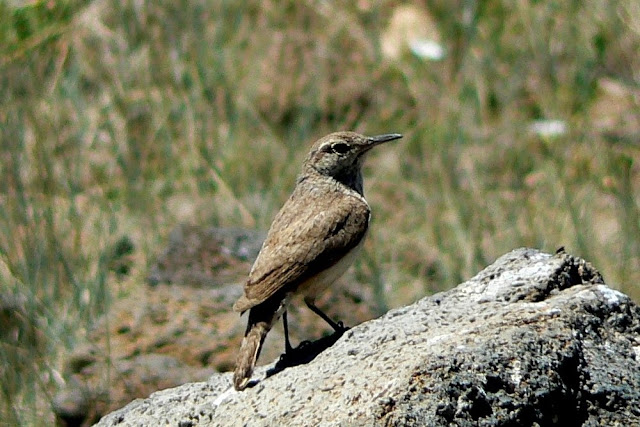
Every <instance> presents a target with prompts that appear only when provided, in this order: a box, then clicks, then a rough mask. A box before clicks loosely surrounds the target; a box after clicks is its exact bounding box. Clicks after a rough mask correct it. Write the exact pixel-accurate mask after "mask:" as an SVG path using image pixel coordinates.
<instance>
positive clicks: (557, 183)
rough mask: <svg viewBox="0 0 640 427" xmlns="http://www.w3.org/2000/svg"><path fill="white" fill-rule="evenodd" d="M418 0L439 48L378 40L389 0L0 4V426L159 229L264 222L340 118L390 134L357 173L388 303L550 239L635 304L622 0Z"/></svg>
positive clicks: (632, 30) (638, 61) (632, 111)
mask: <svg viewBox="0 0 640 427" xmlns="http://www.w3.org/2000/svg"><path fill="white" fill-rule="evenodd" d="M426 4H427V6H425V5H423V4H422V3H420V5H418V6H417V7H419V8H421V9H422V10H424V11H426V10H429V11H430V12H429V13H430V16H431V18H432V20H433V21H434V22H436V23H437V28H436V29H435V31H436V32H437V33H438V34H440V38H441V41H442V42H443V44H444V46H445V47H446V50H447V56H446V57H445V59H444V60H442V61H439V62H429V61H426V60H424V59H421V58H418V57H416V56H415V55H412V54H411V53H410V52H407V51H405V52H404V53H402V54H401V56H400V57H398V58H397V59H394V60H391V59H389V58H386V57H384V56H383V54H382V51H381V48H380V39H381V34H382V32H383V31H384V29H385V26H386V25H387V23H388V22H389V20H390V17H391V15H392V14H393V11H394V9H395V3H393V2H384V1H383V2H369V1H359V2H346V1H345V2H337V3H335V2H334V3H328V2H320V1H310V0H307V1H303V2H284V3H283V2H276V1H261V2H258V1H249V2H245V3H240V2H225V1H217V2H215V1H205V0H199V1H178V2H173V1H160V2H133V1H117V0H114V1H109V2H108V1H72V0H68V1H62V2H42V1H40V2H32V3H26V4H22V3H16V4H13V3H12V2H5V3H0V46H2V47H0V49H1V51H0V79H1V82H0V99H2V101H1V104H0V124H1V128H2V129H1V131H0V132H1V133H0V137H1V145H0V159H1V163H0V191H1V192H0V293H1V295H2V304H3V307H1V308H2V313H1V314H2V322H3V324H2V326H0V329H3V330H4V331H7V332H3V335H2V337H1V338H2V341H1V345H2V347H1V348H0V361H1V362H2V363H1V365H0V366H2V367H1V368H0V374H1V376H2V381H1V383H2V386H1V387H2V390H1V391H2V394H1V395H2V398H1V399H2V406H1V408H0V419H3V420H7V421H8V422H9V423H10V424H41V423H42V424H48V423H49V422H50V421H51V413H50V410H49V406H50V394H49V393H51V392H52V391H53V390H55V388H56V387H57V386H58V385H59V384H60V382H61V381H63V379H62V378H61V376H60V374H59V373H58V371H57V367H58V357H59V355H60V354H61V349H64V348H69V347H71V346H73V342H74V339H75V337H77V336H80V335H82V334H84V331H85V329H86V328H87V327H88V326H89V325H90V324H91V321H92V320H93V319H95V318H96V316H98V315H99V314H100V313H101V312H103V310H104V309H105V307H106V305H107V304H108V303H109V301H110V300H111V299H112V298H117V297H118V295H119V294H120V293H122V292H127V289H129V288H130V287H132V286H139V285H140V284H141V283H142V282H143V279H144V275H145V272H146V266H147V264H148V260H149V259H150V258H151V257H153V255H154V254H155V253H157V252H158V251H159V250H160V248H161V247H162V245H163V242H164V241H165V239H166V236H167V234H168V231H169V230H170V229H171V228H172V227H173V226H174V225H176V224H177V223H179V222H183V221H185V222H191V223H199V224H218V225H225V226H230V225H240V226H246V227H258V228H263V229H264V228H266V227H268V225H269V223H270V221H271V219H272V217H273V215H274V214H275V212H276V210H277V209H278V207H279V206H280V205H281V204H282V202H283V201H284V199H285V198H286V197H287V195H288V193H289V191H290V190H291V187H292V185H293V181H294V179H295V176H296V174H297V173H298V167H299V164H300V162H301V160H302V157H303V156H304V155H305V153H306V149H307V147H308V145H309V144H310V143H311V142H312V140H313V139H315V138H317V137H320V136H322V135H324V134H326V133H328V132H331V131H334V130H338V129H353V130H358V131H362V132H366V133H369V134H375V133H383V132H402V133H404V134H405V138H404V139H403V140H401V141H400V142H398V143H396V144H395V145H394V146H388V147H385V148H384V149H383V150H380V152H378V153H374V154H373V155H372V158H371V159H369V162H368V169H367V178H368V180H367V183H366V187H367V188H366V190H367V192H368V197H369V199H370V201H371V203H372V205H373V210H374V219H373V227H372V233H371V235H370V238H369V240H368V242H367V246H366V251H365V255H364V257H363V258H362V260H361V261H360V262H359V263H358V264H357V266H356V268H357V274H358V276H359V277H360V278H361V279H362V281H363V282H368V283H372V285H373V286H375V287H376V290H377V295H378V298H379V305H380V307H381V309H383V308H384V307H389V306H397V305H400V304H405V303H408V302H410V301H412V300H414V299H416V298H419V297H420V296H423V295H425V294H428V293H430V292H433V291H437V290H441V289H446V288H449V287H451V286H454V285H455V284H457V283H459V282H460V281H462V280H464V279H466V278H468V277H470V276H472V275H473V274H474V273H476V272H477V271H479V270H480V269H481V268H482V267H484V266H485V265H486V264H488V263H490V262H491V261H492V260H494V259H495V258H496V257H498V256H499V255H501V254H503V253H505V252H507V251H509V250H511V249H513V248H516V247H520V246H532V247H538V248H541V249H543V250H546V251H554V250H555V249H556V248H557V247H559V246H565V247H566V248H567V251H568V252H571V253H574V254H577V255H580V256H583V257H585V258H587V259H588V260H590V261H592V262H593V263H594V265H595V266H596V268H598V269H600V270H601V271H602V272H603V274H604V276H605V278H606V279H607V282H608V283H610V284H612V285H614V286H617V287H618V288H619V289H621V290H622V291H624V292H627V293H629V294H630V295H632V297H634V298H635V299H636V300H638V299H639V298H640V290H639V289H638V287H637V285H636V284H637V283H638V282H639V281H640V208H639V198H638V194H640V179H639V173H640V170H639V167H638V164H639V163H638V161H639V158H640V145H639V143H638V141H639V140H640V124H639V123H638V119H637V117H640V91H639V87H640V75H639V74H638V70H640V57H639V55H638V52H640V25H639V24H638V19H637V16H638V15H639V12H640V11H639V10H637V9H638V6H637V2H633V1H621V2H615V3H611V2H606V1H602V0H591V1H587V2H521V1H519V2H512V1H498V2H489V3H487V2H478V3H476V2H453V3H452V2H444V1H430V2H426ZM540 119H557V120H562V121H564V123H566V126H567V129H568V132H567V133H566V134H563V135H559V136H549V137H544V136H540V135H537V134H534V133H532V132H531V131H530V130H529V126H530V124H531V123H532V121H533V120H540ZM127 241H131V242H133V244H134V245H135V252H134V255H133V261H134V262H133V265H132V270H131V272H130V274H129V275H128V276H127V278H126V279H122V278H121V277H120V276H118V274H117V273H116V272H114V271H113V268H112V267H113V265H114V262H115V261H114V259H115V258H118V257H120V256H122V255H123V254H121V253H120V252H119V251H120V250H119V249H118V248H122V247H123V246H122V242H127ZM124 246H125V247H126V245H124Z"/></svg>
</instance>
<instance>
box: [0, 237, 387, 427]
mask: <svg viewBox="0 0 640 427" xmlns="http://www.w3.org/2000/svg"><path fill="white" fill-rule="evenodd" d="M263 238H264V233H261V232H255V231H247V230H242V229H222V228H202V227H196V226H179V227H177V228H176V229H175V230H173V231H172V232H171V234H170V236H169V244H168V245H167V248H166V249H165V250H164V251H163V252H162V253H161V254H160V255H159V257H158V260H157V262H155V263H154V264H153V265H152V266H151V269H150V273H149V276H148V284H147V285H146V286H140V287H137V288H136V289H132V290H130V291H129V294H128V295H127V296H126V297H124V298H119V299H117V300H115V301H114V302H113V303H112V306H111V308H110V310H109V312H108V313H107V314H106V315H105V316H103V318H101V319H99V320H98V321H97V322H96V324H95V327H94V328H93V330H92V331H90V333H89V334H88V336H87V339H86V342H84V343H83V344H79V345H78V346H77V348H76V349H75V350H74V351H73V353H72V354H69V355H68V356H67V357H66V363H65V368H64V373H63V375H64V378H65V382H66V386H65V387H64V388H62V390H60V392H59V393H57V395H56V396H55V397H54V401H53V403H54V411H55V412H56V416H57V418H58V423H59V424H61V425H67V426H76V425H90V424H92V423H94V422H96V421H97V420H98V419H99V418H100V417H101V416H103V415H105V414H107V413H108V412H110V411H113V410H115V409H117V408H120V407H122V406H124V405H126V404H127V403H129V402H131V401H132V400H133V399H135V398H138V397H147V396H149V395H150V394H151V393H152V392H154V391H157V390H161V389H165V388H169V387H175V386H177V385H180V384H184V383H186V382H190V381H205V380H206V379H207V378H209V377H210V376H211V375H212V374H214V373H216V372H225V371H228V370H230V369H232V367H233V365H234V363H235V357H236V352H237V351H238V348H239V347H240V341H241V340H242V336H243V334H244V329H245V327H246V316H245V317H244V318H240V316H239V315H238V313H235V312H233V311H232V309H231V307H232V305H233V303H234V302H235V300H236V299H237V298H238V297H239V296H240V294H241V292H242V283H243V281H244V279H245V277H246V275H247V273H248V271H249V269H250V268H251V263H252V261H253V259H254V258H255V257H256V255H257V253H258V251H259V250H260V246H261V244H262V240H263ZM319 305H320V306H321V307H330V309H329V310H328V313H329V314H330V315H331V316H335V317H336V318H340V319H341V320H343V321H344V322H345V323H346V324H349V325H353V324H357V323H360V322H363V321H365V320H369V319H371V318H373V317H374V316H375V314H374V309H373V307H374V304H373V295H372V290H371V289H370V287H366V286H358V285H357V283H356V282H355V281H353V277H352V276H350V275H347V276H346V277H345V278H344V279H343V280H341V281H339V283H337V284H336V286H335V287H334V288H333V289H332V292H331V293H327V295H325V296H324V297H323V300H321V301H319ZM299 306H303V304H299ZM290 323H291V336H292V339H293V340H294V341H293V342H294V343H295V342H298V341H299V340H302V339H309V338H317V337H320V336H321V335H322V333H323V331H326V329H327V328H328V326H327V325H326V324H325V323H324V322H323V321H322V320H321V319H320V318H319V317H317V316H316V315H314V314H313V313H311V312H310V311H308V310H306V309H301V310H296V311H292V316H291V322H290ZM283 343H284V336H283V334H282V327H281V326H280V325H278V326H277V327H276V328H274V330H273V331H272V332H271V333H270V334H269V336H268V337H267V342H266V343H265V348H264V350H263V354H262V355H261V359H260V361H259V363H262V364H264V363H268V362H270V361H271V360H273V359H274V358H277V357H278V356H279V355H280V353H282V351H283V349H284V344H283ZM0 424H1V423H0Z"/></svg>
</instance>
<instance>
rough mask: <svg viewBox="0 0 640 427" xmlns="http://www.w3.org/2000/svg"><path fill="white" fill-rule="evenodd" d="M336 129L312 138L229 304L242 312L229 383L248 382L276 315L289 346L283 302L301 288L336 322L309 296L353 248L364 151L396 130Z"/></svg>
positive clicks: (358, 233) (358, 237) (309, 298)
mask: <svg viewBox="0 0 640 427" xmlns="http://www.w3.org/2000/svg"><path fill="white" fill-rule="evenodd" d="M401 137H402V135H400V134H395V133H394V134H387V135H379V136H373V137H367V136H363V135H359V134H357V133H355V132H336V133H332V134H330V135H327V136H325V137H324V138H321V139H320V140H318V141H316V143H314V144H313V146H312V147H311V151H310V152H309V155H308V156H307V158H306V160H305V161H304V164H303V166H302V172H301V173H300V175H299V176H298V179H297V182H296V186H295V188H294V190H293V193H292V194H291V196H290V197H289V199H288V200H287V201H286V203H285V204H284V206H283V207H282V209H280V212H278V214H277V215H276V217H275V219H274V220H273V223H272V224H271V228H270V229H269V233H268V234H267V238H266V240H265V242H264V244H263V245H262V249H261V250H260V253H259V254H258V258H257V259H256V261H255V263H254V264H253V267H252V268H251V272H250V273H249V279H248V280H247V282H246V284H245V286H244V294H243V295H242V296H241V297H240V299H238V301H237V302H236V303H235V304H234V306H233V309H234V310H235V311H239V312H241V313H244V312H245V311H247V310H249V320H248V322H247V329H246V332H245V336H244V339H243V340H242V346H241V348H240V352H239V353H238V357H237V361H236V369H235V372H234V376H233V384H234V387H235V388H236V390H243V389H245V388H246V387H247V385H248V384H249V381H250V379H251V374H252V373H253V369H254V367H255V364H256V361H257V359H258V356H259V355H260V349H261V347H262V343H263V342H264V339H265V337H266V336H267V333H268V332H269V330H270V329H271V327H272V326H273V324H274V323H275V322H276V321H277V319H278V318H279V317H280V316H283V324H284V327H285V349H286V351H289V350H291V345H290V343H289V337H288V329H287V323H286V304H287V300H288V299H289V297H290V296H291V295H293V294H302V295H304V301H305V303H306V304H307V306H308V307H309V308H310V309H311V310H312V311H313V312H315V313H316V314H318V315H319V316H320V317H322V318H323V319H324V320H325V321H326V322H327V323H329V324H330V325H331V326H332V327H333V328H334V329H335V330H341V329H342V330H344V329H343V326H342V323H341V322H338V323H336V322H334V321H333V320H331V319H330V318H329V317H328V316H327V315H326V314H324V313H323V312H322V311H320V309H318V308H317V307H316V306H315V305H314V300H315V298H316V296H317V295H318V294H319V293H320V292H322V291H324V290H325V289H326V288H327V287H328V286H329V285H331V284H332V283H333V282H334V281H335V280H336V279H337V278H339V277H340V276H341V275H342V274H343V273H344V272H345V271H346V270H347V268H348V267H349V266H350V265H351V263H352V262H353V260H354V258H355V256H356V255H357V253H358V252H359V250H360V248H361V246H362V243H363V241H364V237H365V234H366V232H367V228H368V226H369V217H370V209H369V204H368V203H367V201H366V200H365V198H364V195H363V191H362V163H363V158H364V155H365V154H366V153H367V152H368V151H369V150H371V149H372V148H373V147H375V146H377V145H379V144H382V143H384V142H387V141H392V140H394V139H398V138H401Z"/></svg>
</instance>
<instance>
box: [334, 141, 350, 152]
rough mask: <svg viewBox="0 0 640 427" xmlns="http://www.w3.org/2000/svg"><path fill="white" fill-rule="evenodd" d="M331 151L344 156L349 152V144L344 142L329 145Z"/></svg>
mask: <svg viewBox="0 0 640 427" xmlns="http://www.w3.org/2000/svg"><path fill="white" fill-rule="evenodd" d="M331 151H333V152H334V153H339V154H344V153H346V152H347V151H349V144H347V143H346V142H336V143H335V144H331Z"/></svg>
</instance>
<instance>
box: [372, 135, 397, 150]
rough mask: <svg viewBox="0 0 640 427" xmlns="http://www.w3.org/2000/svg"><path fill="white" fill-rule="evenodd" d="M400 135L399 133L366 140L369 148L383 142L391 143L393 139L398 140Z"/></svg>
mask: <svg viewBox="0 0 640 427" xmlns="http://www.w3.org/2000/svg"><path fill="white" fill-rule="evenodd" d="M400 138H402V135H400V134H399V133H387V134H384V135H377V136H370V137H369V138H367V139H368V140H369V142H370V143H371V146H372V147H373V146H376V145H378V144H382V143H383V142H387V141H393V140H394V139H400Z"/></svg>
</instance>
